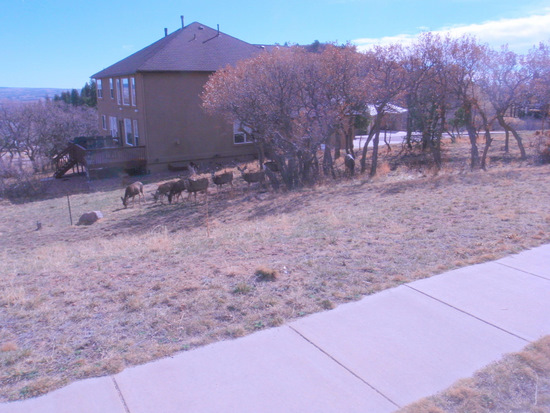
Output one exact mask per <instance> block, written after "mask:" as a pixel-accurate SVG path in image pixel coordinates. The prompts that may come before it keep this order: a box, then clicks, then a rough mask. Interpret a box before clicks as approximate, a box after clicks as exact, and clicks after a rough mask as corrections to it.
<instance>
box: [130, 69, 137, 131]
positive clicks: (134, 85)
mask: <svg viewBox="0 0 550 413" xmlns="http://www.w3.org/2000/svg"><path fill="white" fill-rule="evenodd" d="M130 80H131V84H130V90H131V91H132V92H131V93H132V106H136V78H135V77H131V78H130ZM134 122H135V121H134Z"/></svg>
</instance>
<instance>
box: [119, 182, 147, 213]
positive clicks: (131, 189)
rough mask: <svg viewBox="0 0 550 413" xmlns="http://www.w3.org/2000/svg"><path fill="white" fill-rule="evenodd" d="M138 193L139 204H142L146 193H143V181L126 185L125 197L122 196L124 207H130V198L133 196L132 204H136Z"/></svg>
mask: <svg viewBox="0 0 550 413" xmlns="http://www.w3.org/2000/svg"><path fill="white" fill-rule="evenodd" d="M136 195H137V197H138V200H139V205H140V206H141V197H143V200H144V201H145V195H144V194H143V184H142V183H141V182H134V183H133V184H130V185H128V186H127V187H126V190H125V191H124V197H120V199H122V205H124V208H127V207H128V200H129V199H130V198H132V205H135V203H136Z"/></svg>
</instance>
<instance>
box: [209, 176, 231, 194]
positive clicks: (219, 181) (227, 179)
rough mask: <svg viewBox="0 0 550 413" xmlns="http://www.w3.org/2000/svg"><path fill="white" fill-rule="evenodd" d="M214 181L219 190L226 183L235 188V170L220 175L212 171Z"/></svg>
mask: <svg viewBox="0 0 550 413" xmlns="http://www.w3.org/2000/svg"><path fill="white" fill-rule="evenodd" d="M212 182H214V185H216V187H217V190H218V191H219V190H220V189H221V187H222V186H223V185H225V184H229V185H231V189H233V172H224V173H222V174H219V175H216V174H215V173H214V172H212Z"/></svg>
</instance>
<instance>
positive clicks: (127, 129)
mask: <svg viewBox="0 0 550 413" xmlns="http://www.w3.org/2000/svg"><path fill="white" fill-rule="evenodd" d="M124 140H125V141H126V145H128V146H134V145H135V141H134V135H133V134H132V120H131V119H128V118H124Z"/></svg>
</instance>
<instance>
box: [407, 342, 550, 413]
mask: <svg viewBox="0 0 550 413" xmlns="http://www.w3.org/2000/svg"><path fill="white" fill-rule="evenodd" d="M400 411H401V412H403V413H443V412H448V413H484V412H531V413H546V412H548V411H550V336H547V337H544V338H542V339H540V340H539V341H537V342H535V343H534V344H531V345H530V346H528V347H527V348H526V349H525V350H524V351H522V352H520V353H515V354H509V355H507V356H505V357H504V358H503V359H502V360H500V361H498V362H496V363H493V364H491V365H489V366H487V367H485V368H484V369H482V370H480V371H478V372H477V373H476V374H475V375H474V376H473V377H472V378H468V379H464V380H460V381H459V382H457V383H456V384H454V385H453V386H452V387H450V388H449V389H447V390H445V391H443V392H441V393H439V394H437V395H436V396H432V397H428V398H425V399H422V400H420V401H418V402H416V403H413V404H411V405H409V406H407V407H405V408H403V409H402V410H400Z"/></svg>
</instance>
